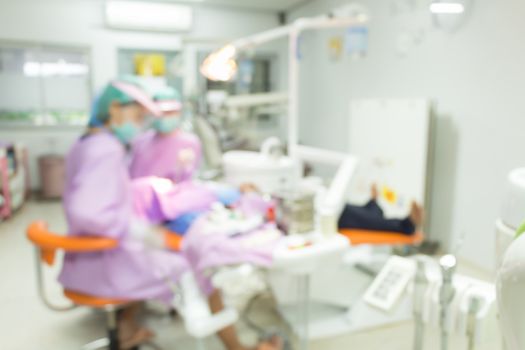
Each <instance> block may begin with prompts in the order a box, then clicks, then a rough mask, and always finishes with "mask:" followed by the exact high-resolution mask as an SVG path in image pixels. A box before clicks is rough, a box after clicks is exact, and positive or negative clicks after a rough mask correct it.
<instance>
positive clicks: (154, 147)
mask: <svg viewBox="0 0 525 350" xmlns="http://www.w3.org/2000/svg"><path fill="white" fill-rule="evenodd" d="M201 158H202V150H201V144H200V141H199V139H198V138H197V137H196V136H195V135H193V134H190V133H186V132H183V131H180V130H177V131H175V132H173V133H172V134H169V135H160V134H158V133H156V132H154V131H153V130H150V131H148V132H146V133H144V134H143V135H142V136H140V137H139V138H138V139H137V141H136V142H134V143H133V152H132V160H131V166H130V173H131V178H133V179H136V178H140V177H146V176H157V177H163V178H168V179H170V180H172V181H174V182H183V181H186V180H189V179H191V178H192V177H193V174H194V173H195V171H196V170H197V168H198V167H199V165H200V162H201Z"/></svg>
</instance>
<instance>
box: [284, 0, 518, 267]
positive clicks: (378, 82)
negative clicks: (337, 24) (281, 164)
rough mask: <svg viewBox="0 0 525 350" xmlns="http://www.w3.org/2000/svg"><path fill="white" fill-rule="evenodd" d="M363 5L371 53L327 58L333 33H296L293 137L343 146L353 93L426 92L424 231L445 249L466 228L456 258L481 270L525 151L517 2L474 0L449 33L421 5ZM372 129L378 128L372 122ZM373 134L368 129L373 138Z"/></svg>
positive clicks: (311, 10)
mask: <svg viewBox="0 0 525 350" xmlns="http://www.w3.org/2000/svg"><path fill="white" fill-rule="evenodd" d="M362 2H363V3H364V4H366V5H368V6H369V9H370V12H371V17H372V21H371V23H370V42H369V44H370V49H369V54H368V55H367V57H366V58H364V59H362V60H358V61H352V60H351V59H350V58H348V57H346V58H344V59H342V60H341V61H340V62H330V61H329V59H328V58H327V56H328V53H327V52H328V50H327V40H328V37H329V36H330V35H331V34H334V33H341V32H331V33H330V32H329V33H324V34H320V33H317V34H308V35H306V36H305V38H304V45H303V47H304V59H303V63H302V72H303V73H308V74H303V75H302V76H303V80H302V82H301V87H302V91H301V94H302V95H301V97H302V104H301V115H302V120H303V121H304V122H302V129H301V138H302V139H303V140H305V141H307V142H310V143H313V144H323V145H325V146H329V147H332V148H334V149H340V150H344V149H345V148H346V140H345V130H347V128H346V120H347V117H348V114H347V113H348V102H349V100H350V99H351V98H361V97H428V98H430V99H432V100H433V101H434V111H435V112H434V113H435V116H436V126H435V132H436V134H435V138H436V140H435V141H436V148H435V154H434V169H433V188H432V198H431V208H430V211H429V213H428V216H429V217H430V218H431V228H430V235H431V237H432V238H439V239H441V240H442V241H443V242H444V244H445V246H446V247H451V246H452V245H453V244H454V242H455V240H456V239H457V237H458V235H459V234H460V232H462V231H465V232H466V234H467V238H466V242H465V245H464V247H463V249H462V251H461V254H462V255H463V257H464V258H466V259H468V260H470V261H472V262H474V263H476V264H478V265H479V266H482V267H485V268H487V269H490V268H493V264H494V254H493V253H494V238H493V231H494V228H493V226H494V220H495V219H496V218H497V217H498V214H499V209H500V203H501V199H502V195H503V190H504V185H505V179H506V175H507V173H508V172H509V170H511V169H513V168H515V167H519V166H521V165H523V163H524V162H525V161H524V157H523V150H524V149H525V138H524V137H523V130H524V129H525V103H523V91H524V85H523V82H524V81H525V69H523V62H525V46H524V45H523V39H522V35H521V33H523V32H525V21H524V20H523V18H524V14H525V2H523V1H521V0H500V1H491V0H477V1H474V2H473V3H474V4H475V8H474V9H473V11H472V13H471V16H470V18H469V19H468V20H467V22H465V23H464V25H463V27H462V28H460V30H459V31H457V32H456V33H445V32H442V31H438V30H436V29H432V28H431V23H430V18H429V16H428V13H427V12H426V11H425V8H426V6H428V3H429V1H422V0H419V1H416V2H417V3H418V4H419V6H420V8H421V9H423V11H420V12H419V13H415V14H405V15H398V16H393V15H392V13H391V7H390V5H391V4H392V3H393V1H390V2H386V1H384V0H368V1H362ZM340 3H341V1H331V0H325V1H319V0H318V1H314V2H312V3H310V4H309V5H308V6H305V7H303V8H302V9H300V10H298V11H297V12H294V13H293V14H292V17H293V18H295V17H297V16H303V15H312V14H318V13H322V12H326V10H327V9H328V8H329V7H330V6H333V5H336V4H340ZM415 23H417V24H418V26H421V28H423V29H424V37H423V42H422V43H421V45H420V46H418V47H415V48H413V49H412V50H410V51H409V52H408V53H407V54H406V55H405V56H400V55H399V54H398V53H397V49H396V46H397V42H398V38H399V35H400V34H401V33H403V31H404V30H406V29H407V28H408V29H410V28H414V26H415ZM377 127H378V128H380V127H381V126H380V125H378V126H377ZM371 137H373V135H371Z"/></svg>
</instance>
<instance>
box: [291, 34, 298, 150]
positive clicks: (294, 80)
mask: <svg viewBox="0 0 525 350" xmlns="http://www.w3.org/2000/svg"><path fill="white" fill-rule="evenodd" d="M298 39H299V31H298V30H296V29H295V28H293V29H292V30H291V31H290V37H289V45H288V50H289V53H288V85H289V86H288V155H289V156H290V157H292V158H294V157H295V149H296V147H297V144H298V139H299V136H298V135H299V130H298V127H299V125H298V124H299V123H298V120H299V62H298V57H297V55H298V48H299V45H298Z"/></svg>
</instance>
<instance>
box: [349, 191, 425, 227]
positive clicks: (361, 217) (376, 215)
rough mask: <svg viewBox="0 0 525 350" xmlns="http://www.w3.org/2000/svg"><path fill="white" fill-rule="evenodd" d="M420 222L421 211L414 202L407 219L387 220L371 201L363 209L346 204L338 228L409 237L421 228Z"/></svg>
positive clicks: (421, 218)
mask: <svg viewBox="0 0 525 350" xmlns="http://www.w3.org/2000/svg"><path fill="white" fill-rule="evenodd" d="M422 221H423V209H422V208H421V207H420V206H419V205H417V204H416V203H415V202H413V203H412V206H411V209H410V215H409V216H408V217H406V218H404V219H387V218H385V217H384V214H383V211H382V210H381V208H380V207H379V205H378V204H377V202H376V201H375V200H374V199H372V200H371V201H370V202H368V204H367V205H365V206H363V207H360V206H354V205H349V204H347V205H346V206H345V208H344V210H343V213H342V214H341V217H340V218H339V228H346V229H362V230H372V231H389V232H399V233H404V234H407V235H411V234H413V233H414V232H415V231H416V229H417V228H418V227H420V226H421V224H422Z"/></svg>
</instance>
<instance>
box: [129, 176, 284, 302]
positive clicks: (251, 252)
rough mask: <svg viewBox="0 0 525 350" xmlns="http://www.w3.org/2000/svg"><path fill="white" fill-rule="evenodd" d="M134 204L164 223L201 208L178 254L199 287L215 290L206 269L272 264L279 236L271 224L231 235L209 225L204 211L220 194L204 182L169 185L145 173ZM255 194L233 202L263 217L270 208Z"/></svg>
mask: <svg viewBox="0 0 525 350" xmlns="http://www.w3.org/2000/svg"><path fill="white" fill-rule="evenodd" d="M133 193H134V208H135V212H136V213H137V215H139V216H140V217H141V218H142V219H143V220H149V221H151V222H155V223H158V222H163V221H169V220H173V219H175V218H177V217H178V216H180V215H183V214H185V213H188V212H201V213H202V214H201V217H200V218H198V219H197V220H196V221H194V223H193V224H192V225H191V226H190V229H189V231H188V232H187V234H186V235H185V236H184V240H183V243H182V253H183V254H184V256H185V257H186V259H187V261H188V262H189V263H190V265H191V267H192V269H193V272H194V273H195V275H196V277H197V279H198V281H199V284H200V286H201V288H202V291H203V292H204V293H206V294H209V293H211V292H212V291H213V287H212V285H211V284H210V280H209V278H208V277H209V275H208V274H207V272H208V271H209V269H214V268H219V267H221V266H227V265H237V264H243V263H251V264H254V265H257V266H263V267H266V266H270V265H271V264H272V261H273V251H274V249H275V246H276V244H278V242H279V240H280V238H281V235H280V233H279V232H278V231H277V229H276V227H275V225H274V224H272V223H266V224H263V225H261V227H259V228H256V229H253V230H251V231H250V232H244V233H243V234H240V235H236V236H231V235H229V234H228V232H227V230H225V229H224V228H223V227H220V226H217V227H215V226H212V225H211V224H210V223H209V222H208V221H207V220H206V217H205V216H206V211H208V210H210V209H211V207H212V205H213V203H215V202H218V197H217V195H216V193H215V192H214V189H213V187H210V186H208V185H207V184H205V183H200V182H193V181H186V182H183V183H179V184H173V183H172V182H171V181H169V180H167V179H161V178H155V177H147V178H140V179H137V180H134V181H133ZM270 205H273V204H272V203H269V202H267V201H265V200H264V199H263V198H262V197H261V196H260V195H258V194H257V193H247V194H243V195H242V196H241V197H240V199H239V200H238V201H237V202H236V203H235V204H234V207H236V208H237V209H238V210H240V211H241V212H242V213H243V214H244V215H246V216H250V215H263V216H264V215H265V214H266V212H267V210H268V208H269V206H270Z"/></svg>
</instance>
